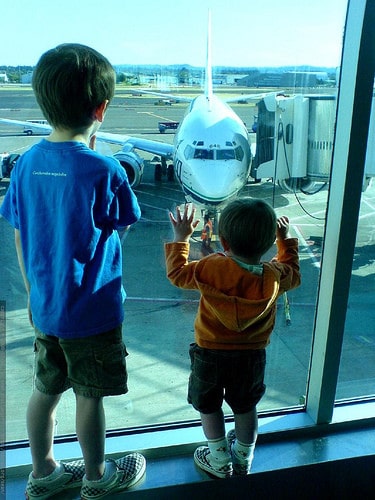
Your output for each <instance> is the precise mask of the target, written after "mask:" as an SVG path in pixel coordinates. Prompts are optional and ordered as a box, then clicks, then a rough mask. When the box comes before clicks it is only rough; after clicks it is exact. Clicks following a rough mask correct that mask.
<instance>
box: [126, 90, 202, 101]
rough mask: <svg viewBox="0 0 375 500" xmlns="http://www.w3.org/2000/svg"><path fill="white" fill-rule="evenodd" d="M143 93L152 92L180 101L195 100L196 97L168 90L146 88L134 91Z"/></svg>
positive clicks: (155, 94)
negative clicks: (172, 92)
mask: <svg viewBox="0 0 375 500" xmlns="http://www.w3.org/2000/svg"><path fill="white" fill-rule="evenodd" d="M134 92H137V94H138V93H141V94H150V95H154V96H156V97H162V98H163V99H173V100H175V101H179V102H191V101H193V100H194V97H188V96H183V95H180V94H169V93H167V92H160V91H157V90H148V89H147V90H146V89H137V91H134Z"/></svg>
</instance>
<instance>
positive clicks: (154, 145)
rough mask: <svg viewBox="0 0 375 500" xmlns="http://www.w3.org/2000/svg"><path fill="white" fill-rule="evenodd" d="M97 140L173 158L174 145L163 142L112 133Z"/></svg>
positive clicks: (36, 126) (38, 126)
mask: <svg viewBox="0 0 375 500" xmlns="http://www.w3.org/2000/svg"><path fill="white" fill-rule="evenodd" d="M0 122H2V123H9V124H10V125H20V126H21V127H25V126H26V127H29V126H30V122H27V121H21V120H10V119H7V118H0ZM32 127H33V129H38V130H40V131H41V132H49V131H51V130H52V128H51V126H50V125H43V124H36V123H33V124H32ZM96 137H97V140H98V141H101V142H106V143H110V144H118V145H119V146H122V150H123V151H124V152H126V151H131V150H132V149H139V150H140V151H145V152H148V153H152V154H155V155H159V156H164V157H166V158H172V156H173V145H171V144H166V143H163V142H158V141H152V140H149V139H142V138H139V137H131V136H128V135H123V134H112V133H110V132H98V133H97V134H96Z"/></svg>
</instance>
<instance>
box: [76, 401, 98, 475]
mask: <svg viewBox="0 0 375 500" xmlns="http://www.w3.org/2000/svg"><path fill="white" fill-rule="evenodd" d="M76 404H77V410H76V432H77V437H78V441H79V444H80V445H81V449H82V454H83V459H84V462H85V472H86V478H87V479H88V480H89V481H96V480H98V479H100V478H101V477H102V476H103V474H104V468H105V463H104V443H105V415H104V407H103V398H87V397H85V396H81V395H79V394H76Z"/></svg>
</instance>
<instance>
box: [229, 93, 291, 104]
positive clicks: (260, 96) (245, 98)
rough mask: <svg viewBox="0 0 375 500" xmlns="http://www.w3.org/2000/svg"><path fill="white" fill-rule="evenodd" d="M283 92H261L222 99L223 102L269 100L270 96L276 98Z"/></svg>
mask: <svg viewBox="0 0 375 500" xmlns="http://www.w3.org/2000/svg"><path fill="white" fill-rule="evenodd" d="M283 94H284V91H283V90H278V91H277V92H261V93H259V94H246V95H245V94H240V95H237V96H233V97H228V98H225V99H223V101H224V102H238V101H259V100H260V99H264V98H265V97H267V98H270V97H271V96H273V97H277V96H278V95H283Z"/></svg>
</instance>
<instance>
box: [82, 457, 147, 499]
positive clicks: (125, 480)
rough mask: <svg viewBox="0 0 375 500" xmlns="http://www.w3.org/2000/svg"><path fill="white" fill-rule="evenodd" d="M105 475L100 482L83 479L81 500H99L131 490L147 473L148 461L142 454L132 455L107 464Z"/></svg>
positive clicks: (107, 461) (110, 460)
mask: <svg viewBox="0 0 375 500" xmlns="http://www.w3.org/2000/svg"><path fill="white" fill-rule="evenodd" d="M105 464H106V467H105V471H104V475H103V477H102V478H101V479H99V480H98V481H89V480H88V479H86V476H85V477H84V478H83V482H82V488H81V499H82V500H90V499H99V498H104V497H107V496H108V495H111V494H112V493H116V492H118V491H122V490H125V489H126V488H130V486H133V485H134V484H136V483H137V482H138V481H140V480H141V479H142V477H143V476H144V473H145V471H146V459H145V457H144V456H143V455H141V454H140V453H130V454H129V455H126V456H125V457H122V458H119V459H118V460H112V459H108V460H106V462H105Z"/></svg>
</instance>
